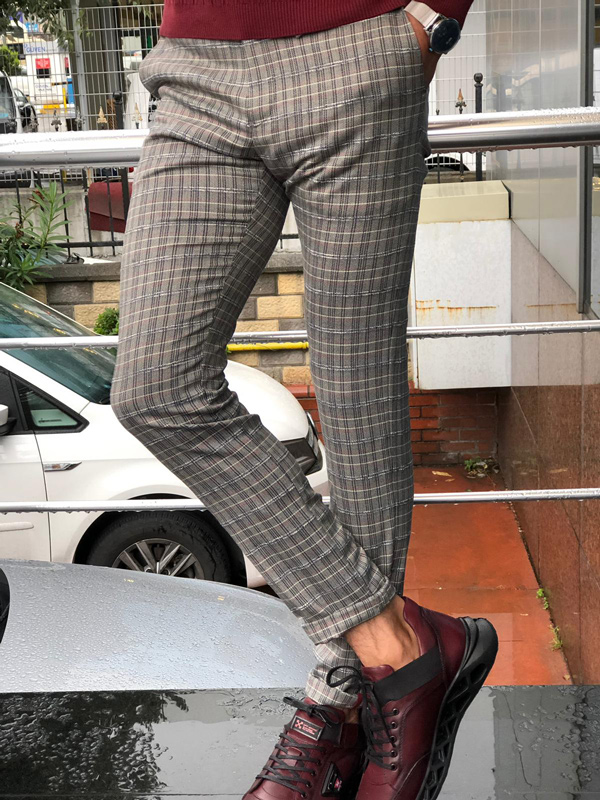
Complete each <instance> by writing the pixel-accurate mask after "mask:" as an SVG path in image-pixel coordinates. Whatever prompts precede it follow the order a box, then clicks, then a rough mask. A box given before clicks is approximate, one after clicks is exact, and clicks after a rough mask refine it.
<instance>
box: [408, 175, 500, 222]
mask: <svg viewBox="0 0 600 800" xmlns="http://www.w3.org/2000/svg"><path fill="white" fill-rule="evenodd" d="M509 196H510V195H509V191H508V189H507V188H506V186H505V185H504V184H503V183H502V181H475V182H469V183H428V184H425V186H423V191H422V193H421V207H420V210H419V223H421V224H428V223H432V222H472V221H473V222H475V221H481V220H495V219H510V205H509Z"/></svg>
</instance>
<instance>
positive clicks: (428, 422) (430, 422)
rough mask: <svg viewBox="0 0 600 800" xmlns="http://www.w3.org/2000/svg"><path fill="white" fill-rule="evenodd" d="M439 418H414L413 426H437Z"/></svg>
mask: <svg viewBox="0 0 600 800" xmlns="http://www.w3.org/2000/svg"><path fill="white" fill-rule="evenodd" d="M437 424H438V423H437V419H413V420H412V422H411V428H412V429H413V430H414V431H416V430H421V429H422V428H437Z"/></svg>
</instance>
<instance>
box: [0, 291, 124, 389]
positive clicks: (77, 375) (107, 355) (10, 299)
mask: <svg viewBox="0 0 600 800" xmlns="http://www.w3.org/2000/svg"><path fill="white" fill-rule="evenodd" d="M33 336H41V337H43V336H94V333H93V332H92V331H90V330H89V329H88V328H85V327H84V326H83V325H80V324H79V323H78V322H75V320H72V319H69V318H68V317H65V316H63V315H62V314H59V313H58V312H57V311H54V310H53V309H51V308H49V307H48V306H45V305H44V304H43V303H40V302H38V301H37V300H34V299H33V298H31V297H28V295H26V294H23V293H22V292H18V291H16V290H15V289H11V288H10V286H7V285H6V284H5V283H0V338H2V339H16V338H21V337H33ZM6 352H7V353H10V355H11V356H13V357H14V358H18V359H19V361H23V362H24V363H25V364H29V365H30V366H32V367H34V368H35V369H37V370H39V371H40V372H43V374H44V375H47V376H48V377H50V378H53V379H54V380H55V381H58V383H61V384H62V385H63V386H66V387H67V388H68V389H71V390H72V391H74V392H77V394H79V395H81V396H82V397H85V398H86V399H87V400H91V401H92V402H93V403H100V404H102V405H108V404H109V403H110V385H111V382H112V376H113V372H114V369H115V360H116V356H117V348H116V347H108V348H107V347H102V348H95V347H77V348H74V347H72V348H70V349H68V350H55V349H48V350H21V349H15V350H7V351H6Z"/></svg>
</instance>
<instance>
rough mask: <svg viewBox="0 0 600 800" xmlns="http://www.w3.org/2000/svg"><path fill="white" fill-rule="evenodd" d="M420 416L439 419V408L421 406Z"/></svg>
mask: <svg viewBox="0 0 600 800" xmlns="http://www.w3.org/2000/svg"><path fill="white" fill-rule="evenodd" d="M421 416H422V417H439V416H440V407H439V406H423V407H422V408H421Z"/></svg>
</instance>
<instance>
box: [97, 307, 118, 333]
mask: <svg viewBox="0 0 600 800" xmlns="http://www.w3.org/2000/svg"><path fill="white" fill-rule="evenodd" d="M94 331H95V332H96V333H100V334H102V336H116V335H117V334H118V333H119V309H118V308H106V309H105V310H104V311H103V312H102V313H101V314H98V319H97V320H96V324H95V325H94Z"/></svg>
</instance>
